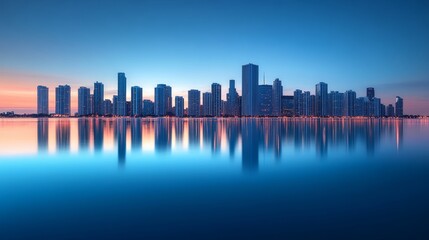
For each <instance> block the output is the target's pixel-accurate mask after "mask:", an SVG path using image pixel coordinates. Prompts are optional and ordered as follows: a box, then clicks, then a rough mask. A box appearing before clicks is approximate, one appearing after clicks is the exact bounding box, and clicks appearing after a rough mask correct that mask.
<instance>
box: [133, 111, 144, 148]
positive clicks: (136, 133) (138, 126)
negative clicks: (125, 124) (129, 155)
mask: <svg viewBox="0 0 429 240" xmlns="http://www.w3.org/2000/svg"><path fill="white" fill-rule="evenodd" d="M131 149H132V150H133V151H141V150H142V122H141V119H139V118H134V119H132V120H131Z"/></svg>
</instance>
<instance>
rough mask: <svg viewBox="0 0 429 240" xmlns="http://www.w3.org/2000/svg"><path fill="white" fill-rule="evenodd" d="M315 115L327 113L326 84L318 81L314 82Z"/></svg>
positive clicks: (325, 114) (322, 115) (320, 115)
mask: <svg viewBox="0 0 429 240" xmlns="http://www.w3.org/2000/svg"><path fill="white" fill-rule="evenodd" d="M315 110H316V114H315V115H316V116H319V117H324V116H327V115H328V84H326V83H324V82H320V83H318V84H316V108H315Z"/></svg>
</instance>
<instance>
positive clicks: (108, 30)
mask: <svg viewBox="0 0 429 240" xmlns="http://www.w3.org/2000/svg"><path fill="white" fill-rule="evenodd" d="M249 62H252V63H255V64H258V65H259V66H260V81H261V83H262V79H263V77H262V76H263V73H264V72H265V76H266V81H267V83H270V84H271V83H272V81H273V80H274V78H280V79H281V80H282V82H283V86H284V89H285V91H284V94H292V92H293V90H294V89H297V88H299V89H302V90H309V91H311V92H312V93H314V89H315V87H314V85H315V84H316V83H317V82H320V81H324V82H326V83H328V84H329V88H328V90H329V91H331V90H338V91H346V90H348V89H353V90H355V91H356V92H357V94H358V96H363V95H365V89H366V87H375V89H376V95H377V96H378V97H381V98H382V103H385V104H389V103H394V98H395V96H397V95H399V96H402V97H403V98H404V99H405V100H404V101H405V113H406V114H425V115H429V1H427V0H426V1H409V0H408V1H395V0H389V1H346V0H338V1H317V0H316V1H302V0H297V1H287V0H283V1H281V0H277V1H274V0H264V1H252V0H247V1H233V0H228V1H226V0H219V1H201V0H199V1H198V0H151V1H145V0H142V1H108V0H106V1H88V0H87V1H79V0H73V1H72V0H70V1H67V0H64V1H56V0H55V1H54V0H52V1H50V0H39V1H21V0H2V1H0V111H9V110H14V111H16V112H19V113H22V112H28V113H34V112H35V111H36V86H37V85H47V86H48V87H49V88H50V102H51V104H50V109H51V111H53V110H54V107H55V106H54V91H55V90H54V88H55V86H57V85H58V84H69V85H71V87H72V111H73V112H75V111H77V88H78V87H79V86H88V87H91V89H93V83H94V82H95V81H101V82H103V83H104V84H105V91H106V93H105V97H106V98H111V96H112V95H113V94H114V93H116V89H117V80H116V77H117V72H125V73H126V75H127V78H128V83H127V88H128V92H130V88H131V86H134V85H139V86H141V87H143V95H144V96H143V97H144V98H145V99H153V92H154V90H153V88H154V87H155V86H156V84H157V83H166V84H169V85H171V86H172V88H173V95H183V96H185V98H186V97H187V91H188V90H189V89H191V88H197V89H199V90H201V91H209V90H210V84H211V83H213V82H218V83H220V84H221V85H222V94H223V98H225V94H226V91H227V85H228V80H229V79H236V80H237V87H238V90H239V92H240V93H241V65H243V64H246V63H249ZM128 98H130V93H128Z"/></svg>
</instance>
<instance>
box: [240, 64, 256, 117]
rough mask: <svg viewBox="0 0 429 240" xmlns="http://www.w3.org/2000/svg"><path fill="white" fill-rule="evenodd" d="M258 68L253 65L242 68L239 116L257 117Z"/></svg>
mask: <svg viewBox="0 0 429 240" xmlns="http://www.w3.org/2000/svg"><path fill="white" fill-rule="evenodd" d="M258 84H259V67H258V65H254V64H251V63H249V64H247V65H243V66H242V90H243V95H242V100H241V115H242V116H257V115H258V113H259V109H258Z"/></svg>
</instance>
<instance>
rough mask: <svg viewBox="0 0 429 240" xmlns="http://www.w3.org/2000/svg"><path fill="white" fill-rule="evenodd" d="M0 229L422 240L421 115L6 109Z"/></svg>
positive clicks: (15, 233) (9, 232)
mask: <svg viewBox="0 0 429 240" xmlns="http://www.w3.org/2000/svg"><path fill="white" fill-rule="evenodd" d="M0 134H1V136H0V144H1V145H0V159H1V160H0V239H161V238H163V239H179V238H180V239H255V238H256V239H309V238H310V239H429V121H428V120H398V119H396V120H395V119H391V120H386V119H385V120H379V119H353V120H350V119H335V120H332V119H300V118H297V119H293V118H291V119H241V120H240V119H229V120H227V119H205V120H202V119H168V118H165V119H109V118H105V119H19V120H15V119H2V120H0Z"/></svg>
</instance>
